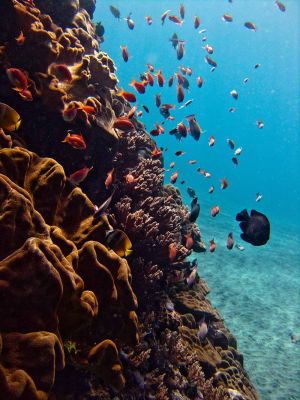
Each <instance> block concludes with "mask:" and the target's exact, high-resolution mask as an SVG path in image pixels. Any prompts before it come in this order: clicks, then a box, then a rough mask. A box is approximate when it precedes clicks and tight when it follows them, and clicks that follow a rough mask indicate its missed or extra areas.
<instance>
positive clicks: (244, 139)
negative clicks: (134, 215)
mask: <svg viewBox="0 0 300 400" xmlns="http://www.w3.org/2000/svg"><path fill="white" fill-rule="evenodd" d="M111 4H114V5H115V6H117V7H119V9H120V11H121V14H122V16H123V17H126V16H127V15H128V14H129V12H132V18H133V20H134V21H135V28H134V30H132V31H130V30H129V29H128V27H127V24H126V21H125V20H123V19H121V20H120V21H118V20H117V19H115V18H114V17H113V16H112V14H111V12H110V11H109V5H111ZM179 4H180V2H178V1H173V0H172V1H171V0H169V1H154V0H153V1H143V2H141V1H131V0H128V1H127V2H126V3H125V2H124V1H114V3H111V2H108V1H104V0H102V1H100V2H99V4H98V6H97V7H98V8H97V11H96V13H95V16H94V20H95V22H96V21H99V20H101V21H102V23H103V25H104V27H105V30H106V32H105V42H104V43H103V44H102V49H103V50H104V51H107V52H108V53H109V55H110V56H111V57H112V58H113V59H114V61H115V63H116V66H117V68H118V71H117V75H118V78H119V80H120V86H121V87H124V88H125V90H129V91H134V89H133V88H132V87H130V86H128V84H129V83H130V81H131V80H132V79H133V78H135V79H137V80H139V75H140V73H142V72H145V71H146V69H147V67H146V63H150V64H153V65H154V67H155V71H157V70H158V69H162V71H163V74H164V76H165V78H166V81H167V80H168V79H169V77H170V76H171V75H172V74H173V73H174V72H175V71H178V67H179V66H180V65H183V66H190V67H191V68H192V70H193V74H192V76H191V77H190V78H189V81H190V90H189V92H186V94H185V101H186V100H188V99H193V103H192V104H191V105H189V106H188V107H187V108H186V109H182V110H179V109H178V107H176V108H177V109H176V110H175V111H173V112H171V114H172V115H174V117H175V120H174V121H167V122H166V123H165V125H164V126H165V129H166V132H165V134H164V135H161V136H159V137H158V138H156V140H157V143H158V145H159V146H162V147H164V148H166V147H167V148H168V150H167V151H166V152H165V153H164V157H165V167H166V168H167V167H168V165H169V164H170V162H172V161H175V162H176V165H175V167H174V170H176V169H178V171H179V178H178V182H177V184H178V187H179V188H180V189H181V190H182V194H183V196H184V200H185V202H186V203H187V204H189V202H190V198H189V197H188V195H187V193H186V187H187V186H191V187H193V188H194V189H195V190H196V193H197V195H198V198H199V201H200V204H201V215H200V218H199V221H198V222H199V225H200V228H201V230H202V233H203V236H204V239H205V241H206V243H208V241H209V240H210V239H211V238H215V241H216V243H217V249H216V252H215V253H214V254H210V253H207V254H204V255H199V264H200V267H199V273H200V275H201V276H203V277H204V278H205V280H206V281H207V282H208V284H209V286H210V287H211V288H212V292H211V295H210V298H211V300H212V302H213V304H214V305H215V306H216V307H217V308H218V309H219V310H220V311H221V313H222V315H223V316H224V318H225V320H226V323H227V325H228V327H229V328H230V329H231V330H232V332H233V333H234V334H235V335H236V337H237V339H238V344H239V349H240V351H241V352H242V353H243V354H244V355H245V366H246V369H247V370H248V372H249V374H250V376H251V379H252V381H253V382H254V384H255V385H256V387H257V388H258V390H259V392H260V395H261V398H262V400H269V399H271V400H283V399H290V400H295V399H300V365H299V362H297V361H298V360H299V359H300V342H298V343H297V344H293V343H291V341H290V338H289V333H290V332H293V333H294V334H296V335H297V336H298V337H300V326H299V315H300V277H299V274H300V272H299V270H300V250H299V248H300V247H299V234H300V185H299V182H300V168H299V158H300V143H299V140H300V134H299V132H300V130H299V125H300V124H299V110H300V108H299V106H300V104H299V94H300V90H299V88H300V85H299V68H300V62H299V60H300V59H299V57H300V44H299V38H300V28H299V27H300V3H299V2H298V1H285V5H286V7H287V10H286V12H285V13H282V12H280V11H279V10H278V8H277V7H276V5H275V4H274V1H273V0H267V1H263V0H258V1H252V0H251V1H250V0H247V1H246V0H244V1H242V0H234V1H233V3H232V4H230V3H228V2H227V1H226V0H217V1H216V0H215V1H213V0H210V1H205V0H202V1H200V0H197V1H192V0H188V1H185V2H184V4H185V8H186V17H185V21H184V24H183V25H182V26H181V27H179V26H177V25H175V24H174V23H172V22H170V21H168V20H166V21H165V24H164V25H163V26H162V25H161V22H160V16H161V14H162V13H163V12H164V11H166V10H167V9H171V10H172V11H171V14H176V15H179ZM225 12H226V13H229V14H231V15H232V16H233V18H234V20H233V22H232V23H225V22H224V21H222V19H221V17H222V15H223V14H224V13H225ZM146 15H151V16H152V18H153V24H152V25H151V26H148V25H147V24H146V20H145V16H146ZM194 15H199V16H200V19H201V25H200V27H199V28H198V30H195V29H194V27H193V19H194ZM246 21H253V22H254V23H255V24H256V25H257V32H252V31H250V30H248V29H246V28H245V27H244V26H243V24H244V22H246ZM200 29H207V31H206V32H205V33H204V34H199V33H198V31H199V30H200ZM174 32H176V33H177V34H178V36H179V38H180V39H183V40H185V41H186V45H185V46H186V51H185V55H184V57H183V59H182V60H180V61H178V60H177V58H176V52H175V50H174V49H173V47H172V46H171V43H170V42H169V40H168V39H169V38H170V37H171V36H172V34H173V33H174ZM203 36H206V37H207V41H206V42H202V41H201V38H202V37H203ZM205 44H209V45H212V46H213V48H214V54H213V55H212V56H211V57H212V58H213V59H215V60H216V61H217V63H218V67H217V68H216V70H215V71H214V72H211V71H210V66H208V65H207V64H206V63H205V62H204V57H205V55H206V52H205V50H204V49H203V48H202V46H204V45H205ZM120 45H126V46H127V47H128V52H129V56H130V58H129V61H128V63H125V62H124V61H123V59H122V57H121V50H120ZM258 63H259V64H261V67H260V68H258V69H255V68H254V65H255V64H258ZM198 75H201V76H202V77H203V79H204V84H203V87H202V88H198V87H197V85H196V77H197V76H198ZM245 78H249V80H248V82H247V83H246V84H245V83H243V80H244V79H245ZM166 86H167V85H165V87H163V88H160V87H158V85H157V84H155V85H154V87H153V88H151V87H149V86H148V87H147V88H146V93H145V94H143V95H137V98H138V102H137V104H138V106H139V109H142V108H141V105H142V104H146V105H147V106H148V107H149V109H150V113H149V114H146V113H145V111H144V113H143V116H142V117H141V121H143V122H144V124H145V126H146V127H147V130H148V131H150V130H151V129H153V128H154V124H155V122H162V120H163V118H162V116H161V115H160V114H159V111H158V109H157V107H156V106H155V99H154V95H155V94H156V93H161V95H162V103H172V104H177V100H176V85H175V80H174V84H173V87H171V88H168V87H166ZM232 89H236V90H237V91H238V93H239V99H238V100H237V101H236V100H234V99H233V98H232V97H231V96H230V91H231V90H232ZM230 107H236V112H235V113H229V112H228V109H229V108H230ZM192 113H195V115H196V118H197V121H198V122H199V123H200V125H201V127H202V128H203V130H205V132H204V133H203V134H202V135H201V138H200V140H199V142H195V141H194V140H193V139H192V138H191V137H188V138H186V139H184V140H183V141H181V142H179V141H177V140H176V139H175V138H174V137H172V136H170V135H169V134H168V131H169V130H170V129H172V128H174V127H175V126H176V124H177V123H178V122H180V121H181V120H184V118H185V116H187V115H189V114H192ZM257 120H262V121H263V122H264V128H263V129H258V128H257V126H256V121H257ZM211 135H213V136H215V140H216V143H215V146H214V147H209V146H208V140H209V137H210V136H211ZM227 138H232V139H233V140H234V141H235V143H236V147H242V149H243V150H242V153H241V155H240V156H239V161H240V163H239V165H238V166H235V165H234V164H233V163H232V161H231V158H232V157H233V151H232V150H230V148H229V147H228V145H227V143H226V139H227ZM177 150H182V151H184V152H186V154H184V155H183V156H181V157H176V156H175V155H174V153H175V151H177ZM192 159H196V160H197V164H196V165H189V164H188V160H192ZM198 167H201V168H203V169H205V170H207V171H209V172H210V173H211V174H212V176H211V178H208V179H206V178H204V177H203V176H202V175H200V174H199V173H198V172H197V171H196V169H197V168H198ZM174 170H171V171H170V172H166V178H165V181H166V183H168V182H169V179H170V175H171V173H172V172H173V171H174ZM223 177H226V178H227V179H228V181H229V187H228V188H227V189H226V190H221V189H220V178H223ZM181 180H185V181H186V183H185V184H183V185H181V184H180V181H181ZM211 185H214V187H215V191H214V193H213V194H209V193H208V188H209V187H210V186H211ZM257 192H260V193H261V194H262V195H263V198H262V200H261V202H259V203H256V202H255V194H256V193H257ZM215 204H218V205H219V206H220V209H221V211H220V214H219V215H218V216H217V217H216V218H212V217H211V216H210V208H211V207H212V206H213V205H215ZM245 207H246V208H248V209H251V208H255V209H257V210H258V211H261V212H263V213H265V214H266V215H267V216H268V218H269V219H270V221H271V229H272V232H271V239H270V241H269V243H268V244H267V245H266V246H264V247H260V248H254V247H252V246H251V245H248V244H246V243H242V241H241V240H239V228H238V224H237V223H236V222H235V215H236V213H237V212H239V211H240V210H241V209H243V208H245ZM229 231H233V232H234V236H235V239H236V240H237V241H238V242H239V243H240V244H243V245H244V246H245V251H243V252H240V251H238V250H237V249H234V250H233V251H231V252H230V251H228V250H227V249H226V247H225V242H226V237H227V234H228V232H229Z"/></svg>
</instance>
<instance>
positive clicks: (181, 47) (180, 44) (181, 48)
mask: <svg viewBox="0 0 300 400" xmlns="http://www.w3.org/2000/svg"><path fill="white" fill-rule="evenodd" d="M184 45H185V42H184V41H183V40H179V41H178V44H177V47H176V55H177V60H181V59H182V57H183V56H184Z"/></svg>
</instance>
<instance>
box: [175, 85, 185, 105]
mask: <svg viewBox="0 0 300 400" xmlns="http://www.w3.org/2000/svg"><path fill="white" fill-rule="evenodd" d="M183 100H184V91H183V87H182V86H181V85H177V101H178V103H181V102H182V101H183Z"/></svg>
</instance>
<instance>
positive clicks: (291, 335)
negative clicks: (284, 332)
mask: <svg viewBox="0 0 300 400" xmlns="http://www.w3.org/2000/svg"><path fill="white" fill-rule="evenodd" d="M290 338H291V342H292V343H297V342H298V339H297V336H296V335H294V334H293V333H292V332H291V333H290Z"/></svg>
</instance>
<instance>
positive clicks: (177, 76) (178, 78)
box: [174, 72, 184, 85]
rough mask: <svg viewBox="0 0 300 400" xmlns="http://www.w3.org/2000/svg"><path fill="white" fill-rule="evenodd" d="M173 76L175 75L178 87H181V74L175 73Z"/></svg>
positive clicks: (182, 81) (182, 79) (182, 78)
mask: <svg viewBox="0 0 300 400" xmlns="http://www.w3.org/2000/svg"><path fill="white" fill-rule="evenodd" d="M174 74H175V76H176V78H177V83H178V85H183V83H184V77H183V76H182V75H181V73H180V72H175V73H174Z"/></svg>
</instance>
